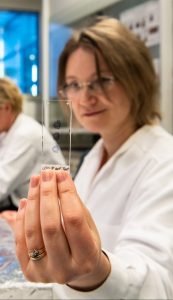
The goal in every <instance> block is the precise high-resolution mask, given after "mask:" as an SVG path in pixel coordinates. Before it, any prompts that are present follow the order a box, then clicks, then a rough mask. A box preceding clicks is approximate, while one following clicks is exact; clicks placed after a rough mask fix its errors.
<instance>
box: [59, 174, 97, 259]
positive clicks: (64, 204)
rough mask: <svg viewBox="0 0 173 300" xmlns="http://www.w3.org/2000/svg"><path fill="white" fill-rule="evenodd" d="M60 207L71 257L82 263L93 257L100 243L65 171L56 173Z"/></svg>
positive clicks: (92, 223)
mask: <svg viewBox="0 0 173 300" xmlns="http://www.w3.org/2000/svg"><path fill="white" fill-rule="evenodd" d="M57 182H58V191H59V197H60V205H61V209H62V215H63V220H64V225H65V232H66V235H67V239H68V241H69V245H70V249H71V251H72V255H73V257H75V259H76V260H77V261H78V262H79V261H80V263H82V262H83V261H84V260H85V258H86V256H87V257H93V258H94V257H95V256H96V255H97V252H98V249H100V241H99V237H98V233H97V230H96V227H95V225H94V222H93V221H92V219H91V217H90V221H89V220H88V219H89V213H88V211H87V210H86V209H85V207H84V205H83V204H82V202H81V200H80V198H79V196H78V194H77V191H76V188H75V185H74V183H73V181H72V179H71V177H70V175H69V174H68V173H67V172H66V171H63V170H61V171H57Z"/></svg>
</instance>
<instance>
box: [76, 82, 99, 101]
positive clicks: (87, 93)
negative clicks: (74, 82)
mask: <svg viewBox="0 0 173 300" xmlns="http://www.w3.org/2000/svg"><path fill="white" fill-rule="evenodd" d="M79 101H80V103H81V104H82V103H84V104H85V103H90V104H91V103H92V104H95V102H96V96H95V95H94V94H93V93H92V90H91V89H90V88H89V87H88V86H84V87H82V89H81V90H80V95H79Z"/></svg>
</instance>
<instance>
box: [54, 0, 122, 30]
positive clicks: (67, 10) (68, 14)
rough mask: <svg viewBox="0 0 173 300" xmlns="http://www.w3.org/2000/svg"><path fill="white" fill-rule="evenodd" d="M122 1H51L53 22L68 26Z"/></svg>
mask: <svg viewBox="0 0 173 300" xmlns="http://www.w3.org/2000/svg"><path fill="white" fill-rule="evenodd" d="M118 1H121V0H49V3H50V18H51V21H55V22H58V23H64V24H68V23H71V22H73V21H76V20H77V19H80V18H82V17H85V16H87V15H89V14H92V13H95V12H96V11H98V10H101V9H102V8H104V7H107V6H109V5H111V4H113V3H116V2H118Z"/></svg>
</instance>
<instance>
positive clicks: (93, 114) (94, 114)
mask: <svg viewBox="0 0 173 300" xmlns="http://www.w3.org/2000/svg"><path fill="white" fill-rule="evenodd" d="M105 111H106V110H105V109H102V110H97V111H90V112H85V113H83V114H82V116H83V117H92V116H96V115H99V114H102V113H103V112H105Z"/></svg>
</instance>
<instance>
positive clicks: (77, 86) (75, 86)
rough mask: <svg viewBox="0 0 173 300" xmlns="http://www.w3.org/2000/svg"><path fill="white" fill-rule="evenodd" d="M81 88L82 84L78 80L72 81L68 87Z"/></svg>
mask: <svg viewBox="0 0 173 300" xmlns="http://www.w3.org/2000/svg"><path fill="white" fill-rule="evenodd" d="M79 88H80V86H79V83H78V82H71V83H69V84H67V89H74V90H78V89H79Z"/></svg>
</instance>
